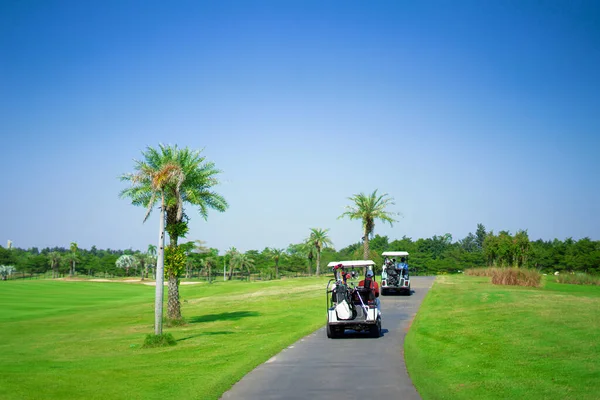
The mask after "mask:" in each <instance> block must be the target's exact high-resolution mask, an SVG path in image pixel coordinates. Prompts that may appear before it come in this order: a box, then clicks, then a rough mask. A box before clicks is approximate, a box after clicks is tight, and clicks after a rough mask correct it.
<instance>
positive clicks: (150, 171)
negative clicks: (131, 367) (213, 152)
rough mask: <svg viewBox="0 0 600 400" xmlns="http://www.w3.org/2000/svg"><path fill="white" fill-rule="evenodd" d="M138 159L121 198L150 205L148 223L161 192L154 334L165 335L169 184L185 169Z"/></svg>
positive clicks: (171, 164)
mask: <svg viewBox="0 0 600 400" xmlns="http://www.w3.org/2000/svg"><path fill="white" fill-rule="evenodd" d="M155 167H156V168H153V167H151V166H149V165H148V164H145V163H141V162H139V161H138V162H137V168H136V169H137V170H138V171H137V173H135V174H129V175H124V176H122V177H121V179H122V180H128V181H130V182H131V184H132V187H131V188H129V189H126V190H123V191H122V192H121V197H126V196H127V197H131V199H132V203H133V204H134V205H145V206H146V207H147V211H146V216H145V217H144V222H146V220H147V219H148V217H149V216H150V213H151V212H152V208H153V207H154V204H155V202H156V201H157V196H159V195H160V202H161V204H160V217H159V229H158V251H157V256H156V257H157V259H156V292H155V296H154V297H155V299H154V334H155V335H162V315H163V312H162V311H163V291H164V288H163V280H164V261H165V259H164V254H165V253H164V250H165V187H166V186H167V185H168V184H171V183H172V182H180V181H181V179H182V178H181V175H182V173H181V168H179V167H178V166H177V165H175V164H173V163H165V164H164V165H160V166H155Z"/></svg>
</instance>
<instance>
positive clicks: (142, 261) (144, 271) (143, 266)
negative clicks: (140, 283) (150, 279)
mask: <svg viewBox="0 0 600 400" xmlns="http://www.w3.org/2000/svg"><path fill="white" fill-rule="evenodd" d="M135 258H136V259H137V263H138V265H139V266H140V270H141V273H140V274H141V279H142V280H144V278H145V277H146V276H147V275H148V261H149V260H150V255H149V254H148V253H142V252H141V251H140V252H139V253H135Z"/></svg>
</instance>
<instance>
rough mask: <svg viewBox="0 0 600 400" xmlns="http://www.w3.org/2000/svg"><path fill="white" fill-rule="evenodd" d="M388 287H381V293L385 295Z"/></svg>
mask: <svg viewBox="0 0 600 400" xmlns="http://www.w3.org/2000/svg"><path fill="white" fill-rule="evenodd" d="M387 293H388V292H387V289H384V288H381V295H382V296H385V295H386V294H387Z"/></svg>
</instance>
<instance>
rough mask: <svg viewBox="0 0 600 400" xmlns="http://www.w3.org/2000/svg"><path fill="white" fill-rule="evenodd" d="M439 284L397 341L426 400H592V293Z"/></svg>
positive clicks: (456, 280) (596, 382)
mask: <svg viewBox="0 0 600 400" xmlns="http://www.w3.org/2000/svg"><path fill="white" fill-rule="evenodd" d="M552 280H553V278H552V277H548V280H547V282H546V283H545V285H544V287H543V288H539V289H537V288H524V287H507V286H496V285H492V284H491V283H490V280H489V278H482V277H471V276H464V275H456V276H439V277H438V278H437V279H436V282H435V284H434V286H433V288H432V289H431V290H430V292H429V293H428V295H427V297H426V299H425V300H424V302H423V304H422V306H421V308H420V310H419V313H418V314H417V316H416V318H415V320H414V322H413V324H412V327H411V329H410V331H409V333H408V335H407V338H406V341H405V359H406V363H407V368H408V371H409V374H410V376H411V378H412V380H413V383H414V384H415V386H416V387H417V389H418V391H419V393H420V394H421V396H422V398H423V399H424V400H429V399H519V400H523V399H527V400H531V399H557V400H559V399H560V400H564V399H577V400H584V399H590V400H591V399H600V287H597V286H596V287H591V286H578V285H565V284H557V283H555V282H553V281H552Z"/></svg>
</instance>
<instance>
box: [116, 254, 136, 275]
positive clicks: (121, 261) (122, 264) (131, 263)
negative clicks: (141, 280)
mask: <svg viewBox="0 0 600 400" xmlns="http://www.w3.org/2000/svg"><path fill="white" fill-rule="evenodd" d="M137 264H138V260H137V259H136V257H134V256H132V255H129V254H123V255H122V256H120V257H119V258H117V261H115V265H116V266H117V268H123V269H125V276H129V268H131V267H135V266H136V265H137Z"/></svg>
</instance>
